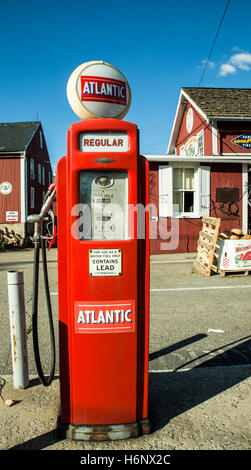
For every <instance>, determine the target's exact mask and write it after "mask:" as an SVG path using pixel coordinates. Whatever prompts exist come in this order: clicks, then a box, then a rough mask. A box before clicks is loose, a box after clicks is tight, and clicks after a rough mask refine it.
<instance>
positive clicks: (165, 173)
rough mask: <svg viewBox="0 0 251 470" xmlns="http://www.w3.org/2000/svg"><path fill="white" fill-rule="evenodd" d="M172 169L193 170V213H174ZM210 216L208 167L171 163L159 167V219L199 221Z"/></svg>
mask: <svg viewBox="0 0 251 470" xmlns="http://www.w3.org/2000/svg"><path fill="white" fill-rule="evenodd" d="M173 168H182V169H184V168H194V170H195V171H194V211H193V212H180V213H176V212H175V207H174V206H173ZM203 215H207V216H209V215H210V167H208V166H203V165H202V166H200V165H196V164H192V163H190V164H188V163H186V164H182V165H181V164H180V163H177V164H175V163H172V164H170V165H161V166H159V217H175V218H178V219H199V218H201V217H202V216H203Z"/></svg>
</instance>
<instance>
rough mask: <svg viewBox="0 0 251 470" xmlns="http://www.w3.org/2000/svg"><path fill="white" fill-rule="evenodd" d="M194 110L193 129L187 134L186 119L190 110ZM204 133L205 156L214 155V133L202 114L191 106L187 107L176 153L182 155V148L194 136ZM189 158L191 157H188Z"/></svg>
mask: <svg viewBox="0 0 251 470" xmlns="http://www.w3.org/2000/svg"><path fill="white" fill-rule="evenodd" d="M190 108H192V110H193V127H192V130H191V132H190V133H188V132H187V128H186V118H187V113H188V111H189V109H190ZM202 130H203V131H204V155H212V133H211V128H210V127H209V125H208V124H207V122H206V121H205V119H204V118H203V117H202V116H201V114H200V113H199V112H198V111H197V110H196V109H195V108H193V107H192V106H191V105H190V104H188V105H187V107H186V110H185V112H184V115H183V119H182V122H181V126H180V130H179V135H178V139H177V142H176V153H177V155H180V148H181V147H182V146H183V145H185V144H186V142H187V141H188V140H189V139H190V138H191V137H193V136H197V134H198V133H199V132H200V131H202ZM188 158H189V157H188Z"/></svg>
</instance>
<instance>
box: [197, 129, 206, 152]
mask: <svg viewBox="0 0 251 470" xmlns="http://www.w3.org/2000/svg"><path fill="white" fill-rule="evenodd" d="M201 136H202V137H203V153H202V154H201V153H199V138H200V137H201ZM197 139H198V144H197V155H200V156H204V154H205V139H204V129H202V130H201V131H200V132H198V134H197Z"/></svg>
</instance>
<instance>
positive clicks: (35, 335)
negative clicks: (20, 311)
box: [32, 223, 56, 387]
mask: <svg viewBox="0 0 251 470" xmlns="http://www.w3.org/2000/svg"><path fill="white" fill-rule="evenodd" d="M41 234H42V235H43V224H42V223H41ZM45 243H46V242H45V239H44V238H42V237H41V248H42V261H43V275H44V288H45V295H46V303H47V311H48V320H49V327H50V341H51V354H52V358H51V369H50V375H49V378H48V379H46V378H45V375H44V372H43V368H42V365H41V359H40V351H39V341H38V282H39V254H40V244H39V242H37V243H35V248H34V250H35V251H34V275H33V299H32V332H33V349H34V356H35V362H36V367H37V372H38V376H39V378H40V380H41V382H42V384H43V385H44V386H46V387H47V386H48V385H50V384H51V382H52V380H53V378H54V373H55V363H56V351H55V336H54V327H53V317H52V308H51V300H50V290H49V282H48V271H47V259H46V245H45Z"/></svg>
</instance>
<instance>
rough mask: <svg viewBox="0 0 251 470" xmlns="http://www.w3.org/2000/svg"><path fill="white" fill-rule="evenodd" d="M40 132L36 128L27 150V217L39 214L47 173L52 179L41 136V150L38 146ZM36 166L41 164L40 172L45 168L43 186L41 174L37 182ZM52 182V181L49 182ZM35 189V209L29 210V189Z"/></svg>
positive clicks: (46, 187) (46, 186) (46, 185)
mask: <svg viewBox="0 0 251 470" xmlns="http://www.w3.org/2000/svg"><path fill="white" fill-rule="evenodd" d="M40 130H41V128H38V130H37V132H36V133H35V135H34V137H33V139H32V141H31V142H30V145H29V147H28V149H27V152H26V155H27V160H28V164H27V194H28V215H29V214H37V213H39V212H40V210H41V207H42V202H43V191H44V192H46V191H47V189H48V186H49V184H50V183H49V173H50V174H51V178H52V168H51V164H50V157H49V154H48V150H47V146H46V142H45V139H44V136H43V148H41V146H40ZM31 158H33V160H34V164H35V179H32V178H31V172H30V159H31ZM38 164H41V172H42V167H44V168H45V184H43V183H42V174H41V183H39V180H38ZM51 181H52V180H51ZM31 186H32V187H33V188H34V189H35V207H34V209H31V200H30V187H31Z"/></svg>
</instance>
